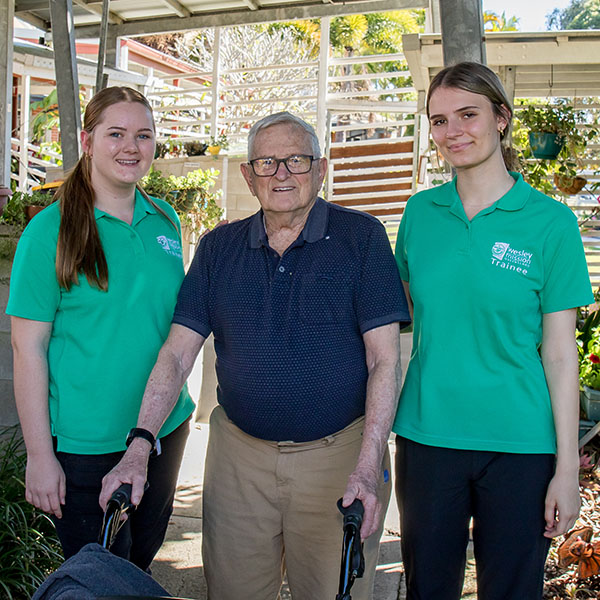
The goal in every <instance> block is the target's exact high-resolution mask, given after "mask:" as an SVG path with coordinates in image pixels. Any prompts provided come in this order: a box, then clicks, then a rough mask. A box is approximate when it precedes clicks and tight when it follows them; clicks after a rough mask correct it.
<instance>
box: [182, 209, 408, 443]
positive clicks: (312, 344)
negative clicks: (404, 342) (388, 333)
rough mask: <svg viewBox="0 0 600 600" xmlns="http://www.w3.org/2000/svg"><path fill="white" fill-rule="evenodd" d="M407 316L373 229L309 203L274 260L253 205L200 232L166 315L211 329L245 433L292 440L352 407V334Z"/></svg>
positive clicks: (339, 420) (323, 428)
mask: <svg viewBox="0 0 600 600" xmlns="http://www.w3.org/2000/svg"><path fill="white" fill-rule="evenodd" d="M409 320H410V317H409V314H408V307H407V303H406V298H405V295H404V291H403V288H402V284H401V281H400V277H399V274H398V269H397V267H396V263H395V260H394V257H393V254H392V250H391V247H390V244H389V241H388V238H387V235H386V232H385V229H384V227H383V225H382V224H381V223H380V222H379V221H377V219H375V218H373V217H371V216H370V215H367V214H366V213H361V212H357V211H354V210H349V209H345V208H341V207H339V206H336V205H333V204H330V203H328V202H325V201H324V200H322V199H320V198H319V199H317V201H316V202H315V205H314V206H313V208H312V210H311V212H310V214H309V216H308V219H307V222H306V225H305V227H304V229H303V230H302V232H301V233H300V235H299V236H298V239H297V240H296V241H295V242H294V243H293V244H292V245H291V246H290V247H289V248H288V249H287V250H286V251H285V253H284V254H283V256H281V257H280V256H279V255H278V254H277V253H276V252H275V251H274V250H273V249H272V248H270V246H269V242H268V239H267V236H266V233H265V228H264V225H263V215H262V211H259V212H258V213H256V214H254V215H252V216H251V217H249V218H247V219H244V220H242V221H238V222H235V223H230V224H228V225H223V226H221V227H218V228H216V229H215V230H213V231H211V232H210V233H209V234H208V235H206V236H204V237H203V238H202V239H201V240H200V243H199V246H198V249H197V251H196V255H195V257H194V260H193V262H192V265H191V267H190V270H189V272H188V274H187V275H186V277H185V279H184V281H183V285H182V287H181V290H180V292H179V298H178V300H177V306H176V308H175V315H174V317H173V323H177V324H179V325H183V326H185V327H188V328H189V329H192V330H193V331H196V332H197V333H199V334H200V335H202V336H204V337H208V336H209V334H210V333H211V332H212V333H213V334H214V338H215V351H216V354H217V363H216V369H217V380H218V387H217V397H218V401H219V403H220V404H221V405H222V406H223V408H224V409H225V411H226V412H227V415H228V417H229V418H230V419H231V420H232V421H233V422H234V423H235V424H236V425H237V426H238V427H239V428H240V429H242V430H243V431H245V432H246V433H248V434H250V435H252V436H255V437H258V438H261V439H266V440H276V441H284V440H291V441H297V442H302V441H308V440H314V439H319V438H321V437H324V436H326V435H330V434H332V433H335V432H336V431H339V430H340V429H343V428H344V427H346V426H347V425H349V424H350V423H351V422H352V421H354V420H355V419H356V418H358V417H360V416H361V415H363V414H364V412H365V395H366V384H367V375H368V372H367V366H366V363H365V347H364V343H363V339H362V335H363V334H364V333H365V332H366V331H369V330H370V329H373V328H375V327H380V326H382V325H387V324H389V323H394V322H398V321H402V322H407V321H409Z"/></svg>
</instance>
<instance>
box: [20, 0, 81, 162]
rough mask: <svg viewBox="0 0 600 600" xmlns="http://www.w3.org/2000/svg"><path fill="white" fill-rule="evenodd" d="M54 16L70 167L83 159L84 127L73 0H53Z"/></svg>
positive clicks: (65, 156)
mask: <svg viewBox="0 0 600 600" xmlns="http://www.w3.org/2000/svg"><path fill="white" fill-rule="evenodd" d="M50 16H51V18H52V34H53V35H52V40H53V43H54V61H55V62H54V64H55V71H56V91H57V93H58V103H59V105H60V112H59V118H60V135H61V141H62V144H61V145H62V152H63V164H64V168H65V170H67V169H70V168H71V167H73V166H75V163H76V162H77V161H78V160H79V132H80V130H81V109H80V106H79V78H78V75H77V62H76V60H77V57H76V54H75V39H74V36H73V27H74V25H73V3H72V0H50ZM11 39H12V37H11Z"/></svg>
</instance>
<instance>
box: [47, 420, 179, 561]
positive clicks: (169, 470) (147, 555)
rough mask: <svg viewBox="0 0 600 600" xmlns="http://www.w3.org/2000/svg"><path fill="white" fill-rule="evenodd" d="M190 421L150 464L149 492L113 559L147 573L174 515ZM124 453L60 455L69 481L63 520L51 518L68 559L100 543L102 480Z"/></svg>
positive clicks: (166, 441)
mask: <svg viewBox="0 0 600 600" xmlns="http://www.w3.org/2000/svg"><path fill="white" fill-rule="evenodd" d="M189 431H190V427H189V419H188V420H187V421H185V422H184V423H183V424H182V425H180V426H179V427H178V428H177V429H175V430H174V431H173V432H171V433H170V434H169V435H167V436H165V437H164V438H161V440H160V442H161V446H162V453H161V454H160V456H153V457H151V458H150V460H149V462H148V484H149V487H148V489H147V490H146V493H145V494H144V496H143V498H142V501H141V502H140V504H139V506H138V507H137V509H136V510H134V511H133V512H132V513H130V515H129V518H128V519H127V521H126V522H125V524H124V525H123V527H122V528H121V530H120V531H119V533H118V535H117V537H116V538H115V542H114V544H113V546H112V548H111V551H112V552H113V554H116V555H117V556H120V557H122V558H125V559H128V560H130V561H131V562H132V563H133V564H135V565H137V566H138V567H139V568H140V569H142V570H144V571H146V570H147V569H148V567H149V566H150V563H151V562H152V560H153V559H154V556H155V555H156V553H157V552H158V550H159V548H160V546H161V544H162V543H163V540H164V538H165V533H166V531H167V526H168V524H169V518H170V516H171V513H172V512H173V499H174V497H175V488H176V486H177V476H178V474H179V467H180V465H181V459H182V458H183V451H184V448H185V443H186V441H187V438H188V435H189ZM123 454H124V453H123V452H112V453H109V454H70V453H66V452H56V456H57V458H58V460H59V462H60V464H61V465H62V468H63V470H64V472H65V477H66V481H67V494H66V498H65V504H64V506H63V507H62V515H63V516H62V518H61V519H57V518H56V517H52V520H53V521H54V525H55V527H56V531H57V533H58V537H59V539H60V543H61V545H62V548H63V552H64V554H65V559H67V558H69V557H70V556H73V555H74V554H76V553H77V552H79V550H80V549H81V548H82V547H83V546H85V545H86V544H89V543H90V542H97V541H98V535H99V533H100V529H101V527H102V518H103V512H102V509H101V508H100V505H99V504H98V497H99V496H100V490H101V489H102V478H103V477H104V476H105V475H106V474H107V473H108V472H109V471H110V470H111V469H112V468H113V467H114V466H115V465H116V464H117V463H118V462H119V460H121V457H122V456H123Z"/></svg>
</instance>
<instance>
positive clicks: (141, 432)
mask: <svg viewBox="0 0 600 600" xmlns="http://www.w3.org/2000/svg"><path fill="white" fill-rule="evenodd" d="M138 437H140V438H144V439H145V440H146V441H147V442H148V443H149V444H150V448H151V450H150V456H156V454H158V452H157V449H156V447H157V444H156V438H155V437H154V436H153V435H152V433H151V432H150V431H148V430H147V429H142V428H141V427H134V428H133V429H131V430H130V431H129V433H128V434H127V440H126V441H125V445H126V446H127V447H129V445H130V444H131V442H133V440H134V439H135V438H138Z"/></svg>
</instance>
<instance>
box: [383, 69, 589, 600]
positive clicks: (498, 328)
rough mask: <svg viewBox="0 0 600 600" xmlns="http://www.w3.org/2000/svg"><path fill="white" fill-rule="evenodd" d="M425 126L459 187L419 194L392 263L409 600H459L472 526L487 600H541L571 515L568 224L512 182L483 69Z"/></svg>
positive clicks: (577, 276)
mask: <svg viewBox="0 0 600 600" xmlns="http://www.w3.org/2000/svg"><path fill="white" fill-rule="evenodd" d="M427 115H428V117H429V122H430V126H431V135H432V137H433V141H434V143H435V145H436V146H437V148H438V150H439V152H440V153H441V154H442V155H443V157H444V158H445V160H446V161H447V162H448V163H449V164H450V165H451V166H452V167H453V168H454V170H455V172H456V177H455V178H454V179H453V180H452V181H451V182H449V183H446V184H444V185H442V186H439V187H436V188H432V189H428V190H425V191H423V192H420V193H418V194H416V195H415V196H413V197H412V198H411V199H410V200H409V202H408V204H407V206H406V210H405V212H404V215H403V218H402V222H401V224H400V230H399V233H398V241H397V245H396V258H397V261H398V266H399V269H400V275H401V278H402V281H403V284H404V287H405V290H406V293H407V297H410V299H411V301H412V305H413V307H414V310H413V313H414V315H413V316H414V320H413V324H414V334H413V349H412V354H411V360H410V364H409V367H408V372H407V376H406V380H405V383H404V386H403V389H402V393H401V396H400V402H399V407H398V413H397V416H396V420H395V423H394V427H393V430H394V432H396V433H397V434H398V437H397V454H396V474H397V478H396V485H397V490H398V502H399V508H400V517H401V529H402V555H403V559H404V564H405V569H406V581H407V589H408V595H407V598H408V599H409V600H417V599H418V600H458V599H459V598H460V595H461V589H462V583H463V576H464V567H465V560H466V549H467V543H468V541H469V522H470V520H471V518H472V519H473V542H474V553H475V559H476V564H477V580H478V598H479V599H480V600H500V599H501V600H538V599H540V598H541V597H542V587H543V576H544V562H545V558H546V553H547V551H548V547H549V543H550V538H551V537H554V536H557V535H560V534H563V533H565V531H567V530H568V529H569V528H570V527H572V526H573V523H574V522H575V519H576V518H577V514H578V511H579V488H578V468H579V457H578V452H577V430H578V426H577V425H578V416H579V403H578V375H577V351H576V346H575V309H576V307H578V306H580V305H584V304H588V303H591V302H593V295H592V291H591V287H590V280H589V276H588V271H587V265H586V261H585V255H584V252H583V245H582V243H581V237H580V234H579V229H578V227H577V219H576V218H575V216H574V215H573V213H572V212H571V211H570V209H569V208H568V207H566V206H565V205H564V204H561V203H560V202H556V201H555V200H553V199H551V198H548V197H547V196H544V195H543V194H541V193H540V192H538V191H536V190H534V189H533V188H531V186H529V185H528V184H527V183H526V182H525V181H524V180H523V177H522V176H521V175H519V174H517V173H512V172H509V171H508V169H507V168H506V165H505V162H504V160H503V141H504V140H505V139H508V134H509V131H510V122H511V118H512V109H511V106H510V102H509V100H508V99H507V98H506V94H505V92H504V90H503V89H502V85H501V83H500V81H499V79H498V77H497V76H496V75H495V74H494V72H493V71H491V70H490V69H488V68H487V67H485V66H483V65H480V64H476V63H460V64H457V65H454V66H451V67H447V68H445V69H443V70H442V71H441V72H440V73H438V74H437V75H436V76H435V77H434V79H433V81H432V82H431V86H430V88H429V93H428V99H427Z"/></svg>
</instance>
